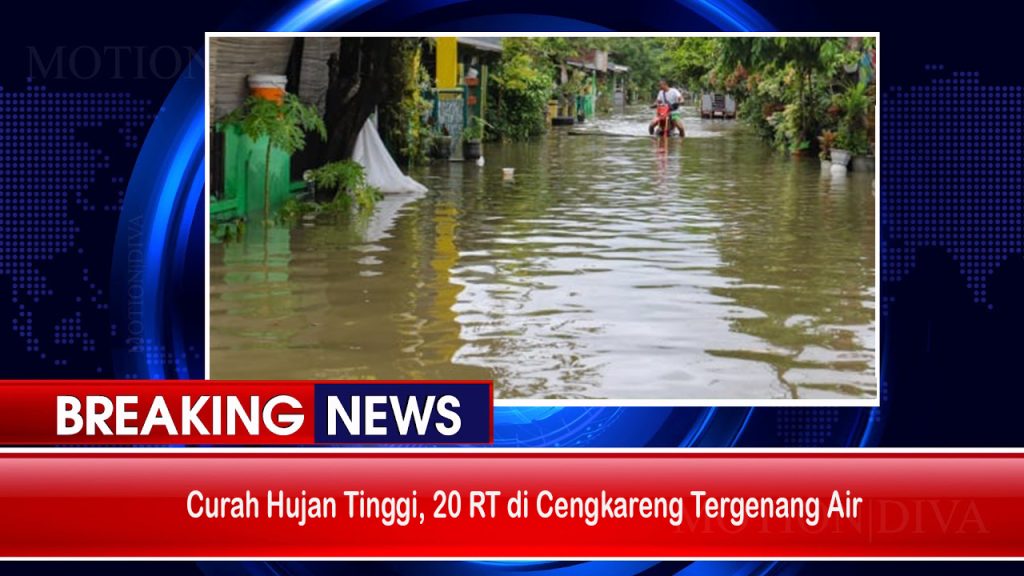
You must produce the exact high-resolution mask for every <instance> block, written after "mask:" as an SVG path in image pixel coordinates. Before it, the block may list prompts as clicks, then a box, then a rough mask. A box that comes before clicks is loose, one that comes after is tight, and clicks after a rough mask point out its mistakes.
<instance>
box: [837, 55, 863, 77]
mask: <svg viewBox="0 0 1024 576" xmlns="http://www.w3.org/2000/svg"><path fill="white" fill-rule="evenodd" d="M839 63H840V64H842V66H843V72H846V73H847V74H853V73H854V72H856V71H857V69H858V68H860V51H859V50H847V51H845V52H843V53H842V54H840V55H839Z"/></svg>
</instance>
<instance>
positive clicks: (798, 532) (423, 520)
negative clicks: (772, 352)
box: [0, 449, 1024, 558]
mask: <svg viewBox="0 0 1024 576" xmlns="http://www.w3.org/2000/svg"><path fill="white" fill-rule="evenodd" d="M0 509H2V511H3V513H2V514H0V519H2V522H0V556H6V557H12V556H14V557H187V558H207V557H211V558H212V557H234V558H238V557H254V558H310V557H359V558H364V557H379V558H384V557H386V558H393V557H394V558H627V557H630V558H636V557H644V558H698V557H699V558H712V557H718V558H723V557H758V558H780V557H783V558H788V557H861V556H867V557H1017V556H1021V555H1022V553H1021V551H1022V550H1024V455H1021V454H988V453H978V454H964V453H954V454H934V453H923V454H922V453H889V452H882V453H878V452H868V453H865V452H842V453H828V454H824V453H813V452H811V453H809V452H795V453H794V452H784V453H782V452H754V453H745V452H736V451H723V452H716V453H706V452H689V451H676V452H671V453H664V452H655V453H651V452H645V451H641V450H637V451H631V452H628V453H623V452H582V453H581V452H568V453H567V452H558V451H543V452H522V451H516V452H499V451H486V450H476V451H458V450H455V451H443V452H440V451H425V450H420V451H401V452H395V451H392V452H379V451H375V452H365V451H358V450H350V451H334V450H315V449H312V450H306V451H300V452H294V451H293V452H285V451H244V450H233V451H198V450H178V451H168V450H160V449H153V450H147V451H127V450H121V451H119V450H109V451H99V452H97V451H90V452H82V451H78V452H75V451H62V452H59V453H57V452H54V451H49V452H48V451H45V450H44V451H36V452H31V453H28V452H19V451H17V450H6V451H4V452H2V453H0Z"/></svg>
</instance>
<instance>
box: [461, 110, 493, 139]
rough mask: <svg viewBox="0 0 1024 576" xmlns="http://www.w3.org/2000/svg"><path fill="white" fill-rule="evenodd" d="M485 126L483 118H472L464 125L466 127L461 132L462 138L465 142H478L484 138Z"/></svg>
mask: <svg viewBox="0 0 1024 576" xmlns="http://www.w3.org/2000/svg"><path fill="white" fill-rule="evenodd" d="M486 125H487V123H486V122H484V119H483V118H480V117H479V116H473V117H472V118H470V119H469V122H468V123H466V127H465V128H464V129H463V130H462V138H463V139H464V140H466V141H469V142H473V141H477V142H478V141H480V140H482V139H483V137H484V127H485V126H486Z"/></svg>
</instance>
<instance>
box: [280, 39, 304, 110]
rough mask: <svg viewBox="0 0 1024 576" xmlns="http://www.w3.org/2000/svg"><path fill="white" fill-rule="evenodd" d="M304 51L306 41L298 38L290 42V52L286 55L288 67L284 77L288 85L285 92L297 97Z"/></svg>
mask: <svg viewBox="0 0 1024 576" xmlns="http://www.w3.org/2000/svg"><path fill="white" fill-rule="evenodd" d="M305 50H306V39H305V38H303V37H301V36H300V37H298V38H295V39H294V40H292V50H291V52H290V53H289V54H288V66H287V68H285V72H284V73H285V76H287V77H288V85H287V86H286V87H285V90H286V91H288V92H290V93H292V94H295V95H296V96H298V95H299V83H300V82H301V81H302V56H303V53H304V52H305Z"/></svg>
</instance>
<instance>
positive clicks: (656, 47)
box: [607, 37, 685, 102]
mask: <svg viewBox="0 0 1024 576" xmlns="http://www.w3.org/2000/svg"><path fill="white" fill-rule="evenodd" d="M607 40H608V41H609V48H608V49H609V50H610V51H611V52H612V55H613V56H614V59H615V62H616V63H618V64H623V65H625V66H629V74H628V75H627V76H626V91H627V93H628V94H629V96H630V98H636V99H638V100H642V101H644V102H648V101H650V100H651V99H653V97H654V93H655V91H656V90H657V88H658V80H660V79H661V78H662V77H664V76H669V77H672V78H675V77H676V76H678V75H679V74H678V72H675V71H672V70H671V64H672V63H671V60H670V56H671V47H672V45H673V42H675V41H676V40H677V39H675V38H622V37H619V38H608V39H607ZM681 81H683V82H685V80H682V79H681Z"/></svg>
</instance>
